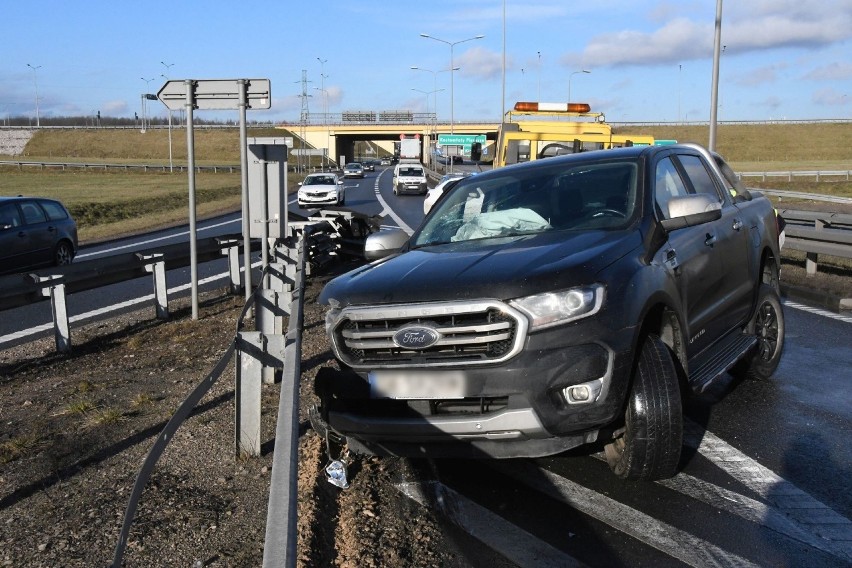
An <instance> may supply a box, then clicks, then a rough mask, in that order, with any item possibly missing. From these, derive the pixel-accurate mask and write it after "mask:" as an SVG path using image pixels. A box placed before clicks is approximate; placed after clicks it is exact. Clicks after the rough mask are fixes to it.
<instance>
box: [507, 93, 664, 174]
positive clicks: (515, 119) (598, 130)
mask: <svg viewBox="0 0 852 568" xmlns="http://www.w3.org/2000/svg"><path fill="white" fill-rule="evenodd" d="M666 142H669V141H666ZM654 144H655V140H654V137H653V136H644V135H639V134H613V132H612V126H610V125H609V124H608V123H607V122H606V119H605V117H604V115H603V113H599V112H591V107H590V106H589V105H588V104H586V103H537V102H519V103H515V107H514V109H512V110H510V111H509V112H507V113H506V115H505V117H504V119H503V123H502V124H501V125H500V129H499V131H498V133H497V142H496V144H495V147H494V150H495V151H494V162H493V167H495V168H499V167H502V166H507V165H509V164H517V163H520V162H528V161H531V160H538V159H541V158H549V157H552V156H558V155H561V154H576V153H578V152H585V151H589V150H603V149H609V148H618V147H621V146H651V145H654Z"/></svg>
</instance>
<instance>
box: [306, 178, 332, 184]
mask: <svg viewBox="0 0 852 568" xmlns="http://www.w3.org/2000/svg"><path fill="white" fill-rule="evenodd" d="M302 185H334V178H333V177H332V176H308V177H307V178H305V183H303V184H302Z"/></svg>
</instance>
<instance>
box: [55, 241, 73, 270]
mask: <svg viewBox="0 0 852 568" xmlns="http://www.w3.org/2000/svg"><path fill="white" fill-rule="evenodd" d="M72 260H74V249H72V248H71V243H69V242H68V241H59V242H58V243H57V244H56V248H55V249H54V251H53V264H54V266H66V265H68V264H71V261H72Z"/></svg>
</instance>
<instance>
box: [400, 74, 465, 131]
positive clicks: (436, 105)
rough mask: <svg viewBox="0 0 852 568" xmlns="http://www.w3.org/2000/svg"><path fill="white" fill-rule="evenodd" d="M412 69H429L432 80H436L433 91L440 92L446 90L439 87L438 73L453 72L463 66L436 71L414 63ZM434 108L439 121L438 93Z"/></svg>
mask: <svg viewBox="0 0 852 568" xmlns="http://www.w3.org/2000/svg"><path fill="white" fill-rule="evenodd" d="M411 69H413V70H415V71H428V72H429V73H431V74H432V80H433V82H434V84H435V86H434V89H433V90H432V92H433V93H438V92H440V91H443V90H444V89H439V88H438V73H446V72H447V71H450V72H452V71H458V70H459V69H461V68H460V67H455V68H453V69H438V70H437V71H434V70H432V69H426V68H425V67H417V66H416V65H412V66H411ZM433 108H434V109H435V120H436V121H437V119H438V95H437V94H436V95H435V106H434V107H433Z"/></svg>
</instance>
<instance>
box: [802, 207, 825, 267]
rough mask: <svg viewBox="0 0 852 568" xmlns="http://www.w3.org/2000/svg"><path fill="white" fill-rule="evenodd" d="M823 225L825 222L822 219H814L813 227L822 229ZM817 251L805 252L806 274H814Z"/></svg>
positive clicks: (817, 256) (818, 229)
mask: <svg viewBox="0 0 852 568" xmlns="http://www.w3.org/2000/svg"><path fill="white" fill-rule="evenodd" d="M824 227H825V222H824V221H823V220H822V219H814V229H816V230H817V231H822V230H823V228H824ZM818 259H819V253H816V252H806V253H805V273H806V275H807V276H816V273H817V264H818V262H817V261H818Z"/></svg>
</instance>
